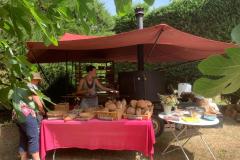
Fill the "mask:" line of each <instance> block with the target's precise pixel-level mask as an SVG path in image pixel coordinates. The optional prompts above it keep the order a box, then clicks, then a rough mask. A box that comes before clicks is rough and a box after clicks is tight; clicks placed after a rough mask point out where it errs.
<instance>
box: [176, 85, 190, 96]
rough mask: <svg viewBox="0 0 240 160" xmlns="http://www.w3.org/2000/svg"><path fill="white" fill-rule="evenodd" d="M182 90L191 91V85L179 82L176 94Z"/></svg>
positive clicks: (179, 93)
mask: <svg viewBox="0 0 240 160" xmlns="http://www.w3.org/2000/svg"><path fill="white" fill-rule="evenodd" d="M182 92H185V93H191V92H192V85H191V84H189V83H179V84H178V96H180V95H181V93H182Z"/></svg>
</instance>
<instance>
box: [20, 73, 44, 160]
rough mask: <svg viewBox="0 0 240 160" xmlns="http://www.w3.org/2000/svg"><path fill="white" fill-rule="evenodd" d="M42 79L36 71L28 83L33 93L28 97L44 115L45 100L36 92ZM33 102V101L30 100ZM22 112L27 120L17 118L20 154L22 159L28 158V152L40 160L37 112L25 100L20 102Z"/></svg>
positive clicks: (35, 159) (34, 159) (36, 159)
mask: <svg viewBox="0 0 240 160" xmlns="http://www.w3.org/2000/svg"><path fill="white" fill-rule="evenodd" d="M41 80H42V78H41V76H40V73H34V74H33V78H32V81H31V83H29V84H28V87H29V89H30V90H31V91H32V92H33V95H32V96H30V97H28V98H29V100H31V101H32V102H33V103H35V104H36V105H37V107H36V108H37V110H38V114H41V115H44V114H45V111H44V108H43V102H42V101H41V99H40V98H39V97H38V96H37V95H35V94H34V92H35V90H36V89H37V85H38V84H39V82H40V81H41ZM30 103H31V102H30ZM19 105H20V108H21V112H22V114H23V115H24V117H25V121H24V122H21V121H19V120H18V119H17V125H18V127H19V133H20V143H19V154H20V156H21V160H28V154H30V155H31V156H32V159H33V160H40V156H39V132H38V128H39V121H38V119H37V113H36V112H35V111H34V110H33V109H32V108H31V107H30V106H28V105H27V104H26V103H24V102H23V101H22V102H20V104H19Z"/></svg>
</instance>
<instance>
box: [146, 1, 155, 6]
mask: <svg viewBox="0 0 240 160" xmlns="http://www.w3.org/2000/svg"><path fill="white" fill-rule="evenodd" d="M144 2H145V3H147V4H148V5H149V6H151V5H153V3H154V0H144Z"/></svg>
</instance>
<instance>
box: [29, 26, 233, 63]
mask: <svg viewBox="0 0 240 160" xmlns="http://www.w3.org/2000/svg"><path fill="white" fill-rule="evenodd" d="M139 44H142V45H143V46H144V60H145V62H153V63H154V62H172V61H174V62H183V61H193V60H199V59H204V58H206V57H208V56H210V55H214V54H223V53H224V50H225V49H226V48H231V47H235V45H233V44H231V43H224V42H219V41H214V40H210V39H206V38H202V37H198V36H195V35H192V34H189V33H185V32H182V31H180V30H177V29H175V28H173V27H171V26H169V25H166V24H159V25H156V26H153V27H149V28H144V29H141V30H133V31H130V32H124V33H120V34H116V35H112V36H86V35H76V34H69V33H66V34H64V35H63V36H62V37H61V39H60V40H59V45H58V46H53V45H50V46H45V45H44V43H43V42H27V47H28V49H29V52H28V59H29V60H30V61H31V62H33V63H36V62H38V63H50V62H64V61H115V62H124V61H129V62H136V61H137V45H139Z"/></svg>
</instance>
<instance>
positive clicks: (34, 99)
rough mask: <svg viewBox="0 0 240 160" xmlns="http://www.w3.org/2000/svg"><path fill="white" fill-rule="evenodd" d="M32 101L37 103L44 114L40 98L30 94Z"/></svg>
mask: <svg viewBox="0 0 240 160" xmlns="http://www.w3.org/2000/svg"><path fill="white" fill-rule="evenodd" d="M32 99H33V101H34V102H35V103H36V104H37V106H38V110H39V111H40V112H41V113H43V114H45V111H44V107H43V102H42V101H41V100H40V98H39V97H38V96H37V95H33V96H32Z"/></svg>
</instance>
